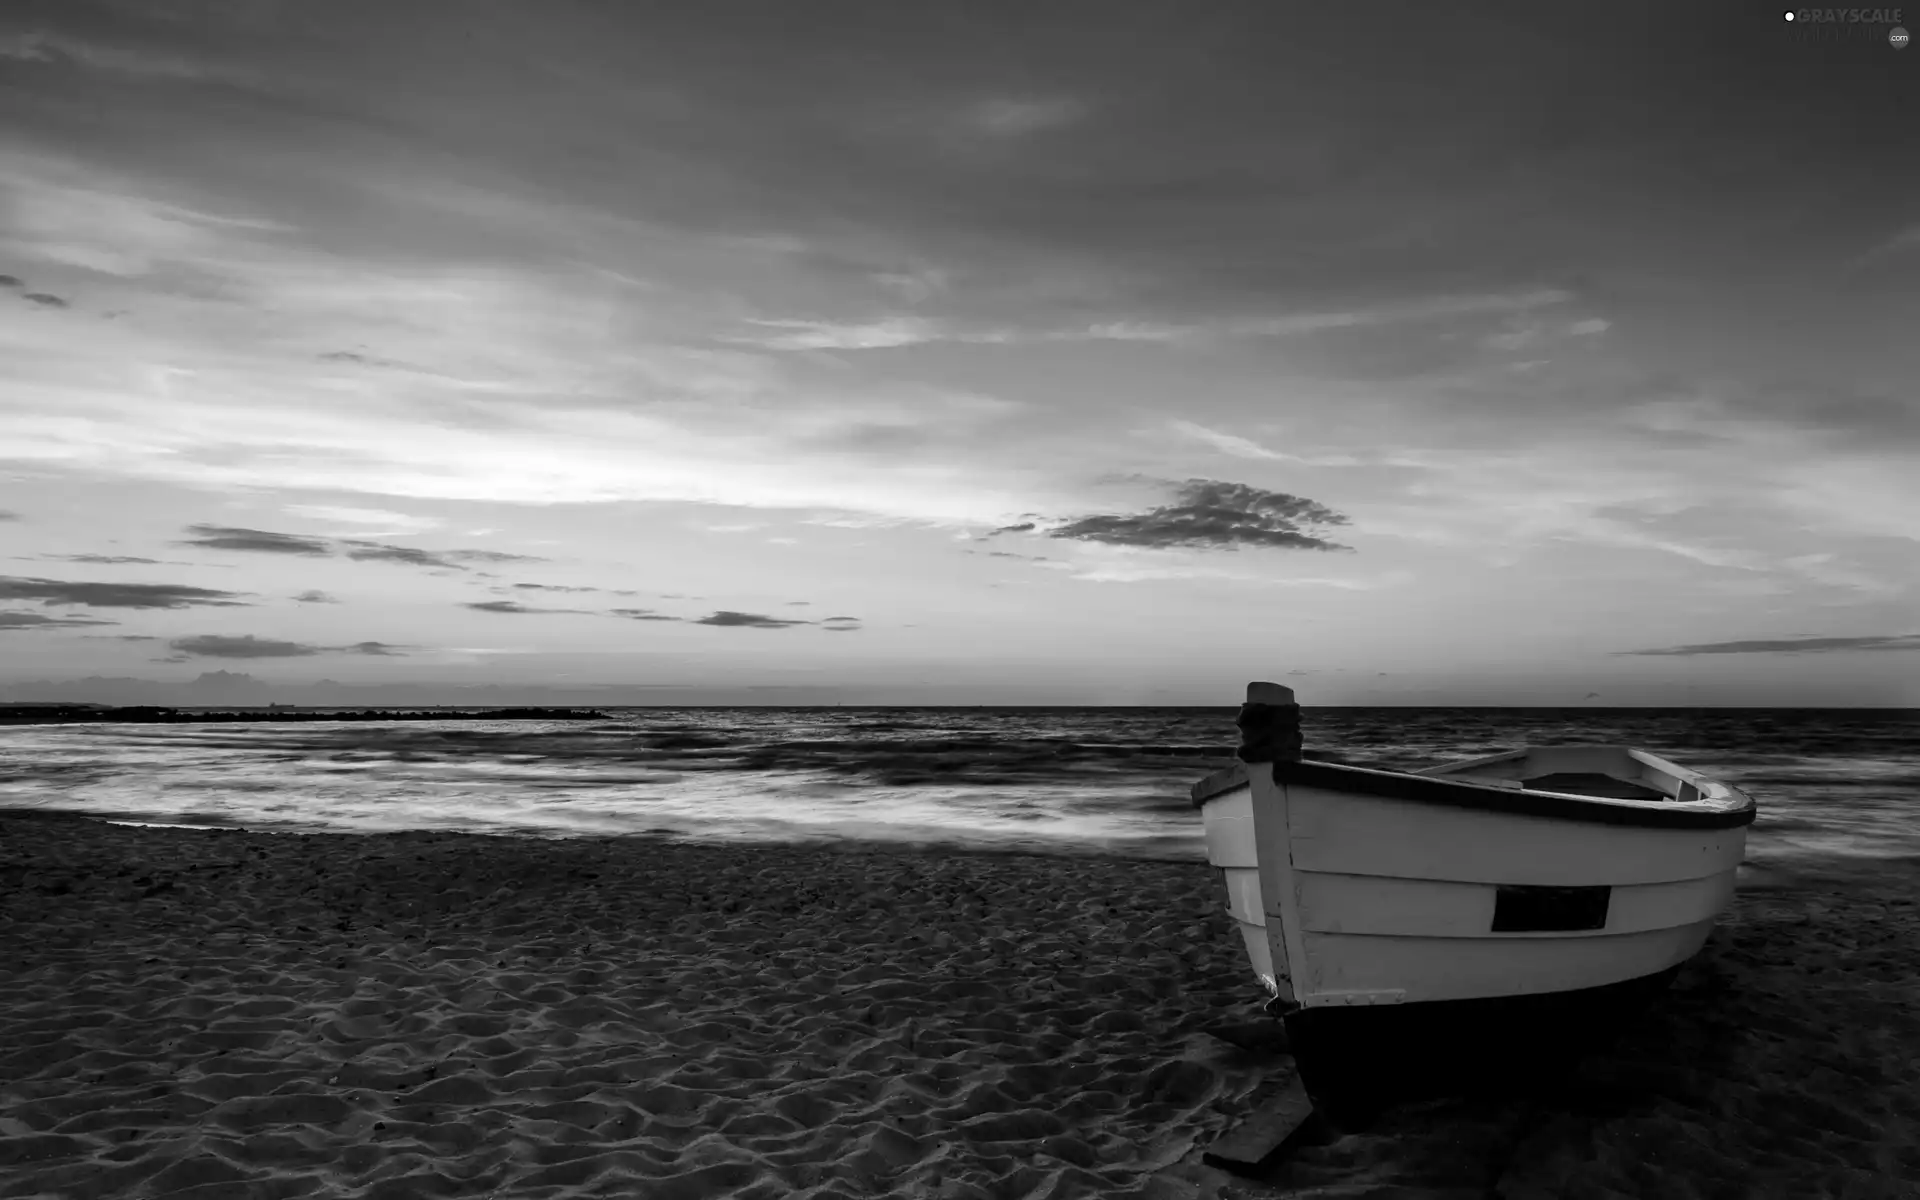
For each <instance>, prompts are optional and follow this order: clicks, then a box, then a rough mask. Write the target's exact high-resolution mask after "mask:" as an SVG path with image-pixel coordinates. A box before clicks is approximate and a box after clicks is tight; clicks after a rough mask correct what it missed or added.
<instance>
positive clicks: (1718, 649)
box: [1619, 633, 1920, 656]
mask: <svg viewBox="0 0 1920 1200" xmlns="http://www.w3.org/2000/svg"><path fill="white" fill-rule="evenodd" d="M1842 650H1920V634H1914V633H1905V634H1892V635H1884V636H1878V637H1824V638H1815V637H1808V638H1774V639H1761V640H1755V641H1741V642H1702V643H1700V644H1699V645H1694V646H1670V647H1668V648H1666V649H1664V650H1622V651H1620V652H1619V653H1621V654H1625V655H1658V656H1666V655H1693V654H1792V653H1806V652H1811V653H1817V654H1831V653H1834V652H1836V651H1842Z"/></svg>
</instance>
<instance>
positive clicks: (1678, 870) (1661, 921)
mask: <svg viewBox="0 0 1920 1200" xmlns="http://www.w3.org/2000/svg"><path fill="white" fill-rule="evenodd" d="M1238 724H1239V726H1240V728H1241V730H1242V731H1243V737H1244V740H1243V744H1242V746H1241V748H1240V752H1239V758H1240V759H1241V763H1240V765H1237V766H1235V767H1232V768H1230V769H1228V770H1225V771H1221V772H1217V773H1215V774H1213V775H1210V776H1208V777H1207V778H1206V779H1203V780H1201V781H1200V782H1199V783H1197V784H1195V785H1194V787H1193V791H1192V794H1193V801H1194V804H1195V805H1196V806H1197V807H1198V808H1199V809H1200V813H1201V816H1202V819H1203V820H1204V822H1205V826H1206V840H1207V860H1208V861H1209V862H1210V863H1212V864H1213V866H1215V867H1216V868H1218V869H1219V870H1220V872H1221V874H1222V876H1223V877H1224V879H1225V881H1226V890H1227V908H1228V911H1229V912H1230V913H1231V914H1232V916H1233V918H1234V920H1235V922H1236V923H1237V924H1238V926H1239V929H1240V932H1241V935H1242V936H1243V937H1244V939H1245V942H1246V948H1247V957H1248V959H1249V961H1250V963H1251V965H1252V967H1253V971H1254V973H1255V974H1256V975H1257V976H1258V977H1259V978H1260V981H1261V982H1262V983H1263V984H1264V985H1265V986H1266V987H1267V989H1268V990H1269V991H1270V992H1271V993H1272V994H1273V997H1274V999H1273V1001H1272V1002H1271V1003H1270V1005H1269V1010H1270V1011H1273V1012H1277V1013H1280V1014H1282V1015H1284V1016H1285V1018H1286V1023H1287V1031H1288V1034H1289V1037H1290V1039H1291V1041H1292V1043H1293V1049H1294V1054H1295V1058H1296V1060H1297V1062H1298V1065H1299V1067H1300V1071H1301V1074H1302V1077H1303V1079H1304V1080H1305V1082H1306V1084H1307V1087H1308V1089H1309V1091H1313V1092H1315V1093H1316V1094H1320V1095H1328V1096H1331V1095H1334V1094H1336V1093H1337V1094H1340V1095H1344V1096H1348V1097H1354V1096H1364V1095H1383V1096H1387V1095H1395V1094H1405V1093H1407V1092H1408V1091H1409V1090H1411V1091H1412V1092H1414V1093H1420V1092H1431V1091H1434V1090H1442V1091H1445V1090H1455V1089H1454V1088H1453V1087H1452V1086H1451V1084H1452V1082H1453V1081H1452V1080H1450V1079H1449V1076H1451V1075H1453V1074H1455V1073H1458V1072H1460V1071H1463V1070H1464V1071H1470V1072H1477V1073H1482V1074H1485V1075H1486V1076H1487V1077H1488V1078H1489V1080H1490V1081H1492V1080H1505V1079H1507V1078H1509V1077H1510V1075H1511V1073H1512V1069H1516V1068H1517V1069H1519V1070H1521V1071H1522V1072H1523V1073H1524V1072H1526V1071H1528V1070H1531V1069H1534V1068H1540V1069H1553V1068H1554V1067H1555V1066H1558V1065H1564V1062H1565V1058H1566V1054H1568V1053H1571V1054H1573V1055H1575V1056H1577V1055H1578V1054H1579V1053H1580V1052H1581V1051H1582V1050H1583V1049H1587V1048H1590V1047H1591V1046H1592V1045H1593V1044H1594V1042H1595V1038H1596V1037H1597V1036H1604V1032H1605V1029H1604V1027H1605V1026H1606V1025H1607V1024H1608V1022H1607V1021H1606V1020H1605V1019H1604V1018H1606V1017H1608V1016H1609V1015H1615V1014H1619V1013H1622V1012H1625V1011H1630V1010H1631V1006H1630V1005H1627V1004H1626V1003H1625V1002H1627V1001H1631V1000H1634V999H1637V998H1639V997H1642V996H1644V995H1647V994H1650V993H1651V992H1653V991H1654V990H1656V989H1658V988H1659V987H1661V986H1663V985H1664V984H1665V983H1666V982H1667V981H1668V980H1670V979H1671V978H1672V976H1673V974H1674V972H1675V971H1677V970H1678V968H1679V966H1680V965H1681V964H1682V963H1684V962H1685V961H1686V960H1687V959H1689V958H1691V957H1693V955H1694V954H1695V953H1697V952H1698V951H1699V950H1700V948H1701V946H1702V945H1703V944H1704V943H1705V942H1706V939H1707V935H1708V934H1709V932H1710V931H1711V930H1712V928H1713V924H1714V922H1715V920H1716V918H1717V917H1718V916H1719V915H1720V913H1721V912H1722V911H1723V910H1724V909H1725V908H1726V907H1727V905H1728V903H1729V902H1730V901H1731V899H1732V896H1733V890H1734V876H1735V871H1736V869H1737V868H1738V867H1739V865H1740V862H1741V859H1742V858H1743V857H1744V855H1745V850H1746V834H1747V826H1748V825H1750V824H1751V823H1752V821H1753V818H1754V802H1753V800H1752V799H1751V798H1750V797H1748V796H1746V795H1745V794H1743V793H1741V792H1740V791H1739V790H1738V789H1736V788H1733V787H1730V786H1728V785H1726V784H1724V783H1719V782H1716V781H1714V780H1710V779H1707V778H1704V777H1702V776H1700V775H1698V774H1696V773H1695V772H1692V771H1689V770H1687V769H1686V768H1684V767H1680V766H1676V765H1675V764H1673V763H1670V762H1668V761H1666V760H1665V759H1662V758H1659V757H1657V756H1655V755H1652V754H1649V753H1647V752H1645V751H1643V750H1636V749H1629V748H1627V747H1623V746H1601V745H1593V746H1589V745H1572V746H1535V747H1529V748H1526V749H1522V750H1517V751H1513V752H1511V753H1507V754H1495V755H1490V756H1487V757H1484V758H1475V759H1470V760H1468V761H1465V762H1457V763H1450V764H1446V765H1442V766H1437V767H1432V768H1428V769H1426V770H1423V771H1416V772H1403V771H1386V770H1376V769H1372V768H1366V767H1355V766H1343V765H1336V764H1333V763H1326V762H1314V761H1308V760H1306V759H1303V758H1302V754H1301V738H1300V733H1299V708H1298V706H1297V705H1296V704H1295V703H1294V699H1293V692H1292V691H1291V690H1290V689H1288V688H1285V687H1281V686H1279V685H1277V684H1270V683H1255V684H1251V685H1249V686H1248V689H1247V704H1246V705H1245V706H1244V707H1243V708H1242V709H1241V715H1240V718H1239V721H1238ZM1500 1050H1504V1051H1507V1052H1508V1053H1507V1054H1505V1055H1501V1054H1497V1053H1490V1052H1491V1051H1500Z"/></svg>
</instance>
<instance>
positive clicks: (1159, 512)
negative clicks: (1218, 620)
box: [1047, 479, 1347, 550]
mask: <svg viewBox="0 0 1920 1200" xmlns="http://www.w3.org/2000/svg"><path fill="white" fill-rule="evenodd" d="M1177 494H1178V497H1179V503H1177V504H1168V505H1162V506H1160V507H1159V508H1154V509H1149V510H1148V511H1146V512H1144V513H1134V514H1110V515H1099V516H1090V517H1080V518H1077V519H1075V520H1072V521H1068V522H1067V523H1066V524H1064V525H1060V526H1057V527H1055V528H1053V529H1050V530H1048V531H1047V536H1048V537H1053V538H1070V539H1075V540H1079V541H1088V542H1104V543H1107V544H1108V545H1114V546H1143V547H1151V548H1154V549H1167V548H1173V547H1192V548H1205V549H1231V548H1235V547H1239V546H1269V547H1281V548H1286V549H1295V550H1345V549H1347V547H1345V546H1341V545H1338V544H1336V543H1334V542H1330V541H1327V540H1325V539H1323V538H1320V537H1316V536H1314V535H1313V534H1310V533H1307V532H1304V530H1303V528H1302V527H1303V526H1312V525H1345V524H1346V523H1347V518H1346V517H1344V516H1342V515H1340V514H1339V513H1337V512H1334V511H1333V510H1332V509H1330V508H1327V507H1326V506H1325V505H1322V504H1319V503H1316V502H1315V501H1312V500H1307V499H1304V498H1302V497H1300V496H1292V495H1288V494H1287V493H1285V492H1269V491H1264V490H1262V489H1260V488H1256V487H1252V486H1250V485H1248V484H1244V483H1223V482H1220V481H1218V480H1211V479H1192V480H1188V481H1187V482H1186V483H1184V484H1182V485H1181V486H1180V489H1179V492H1178V493H1177Z"/></svg>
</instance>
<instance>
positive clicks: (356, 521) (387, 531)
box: [286, 504, 442, 537]
mask: <svg viewBox="0 0 1920 1200" xmlns="http://www.w3.org/2000/svg"><path fill="white" fill-rule="evenodd" d="M286 511H287V512H289V513H291V514H292V515H294V516H296V517H306V518H308V519H309V520H314V521H328V522H331V523H333V524H336V525H345V526H348V527H349V529H348V530H346V531H345V532H352V533H360V534H362V535H363V536H367V537H392V536H395V535H399V534H413V533H425V532H426V531H428V530H430V529H436V528H438V527H439V526H440V525H441V523H442V522H441V521H440V520H439V518H437V517H415V516H409V515H408V514H406V513H397V512H389V511H387V510H385V509H379V508H352V507H342V506H340V505H331V504H293V505H289V506H288V507H287V509H286ZM369 525H370V526H373V528H372V529H363V528H361V527H363V526H369Z"/></svg>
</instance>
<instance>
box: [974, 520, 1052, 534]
mask: <svg viewBox="0 0 1920 1200" xmlns="http://www.w3.org/2000/svg"><path fill="white" fill-rule="evenodd" d="M1037 528H1039V527H1038V526H1037V525H1035V524H1034V523H1033V522H1032V521H1022V522H1020V523H1019V524H1018V525H1002V526H1001V527H1000V528H998V529H995V530H993V531H992V532H991V533H988V534H986V535H985V536H987V537H993V536H994V535H995V534H1001V533H1032V532H1033V531H1034V530H1035V529H1037Z"/></svg>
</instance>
